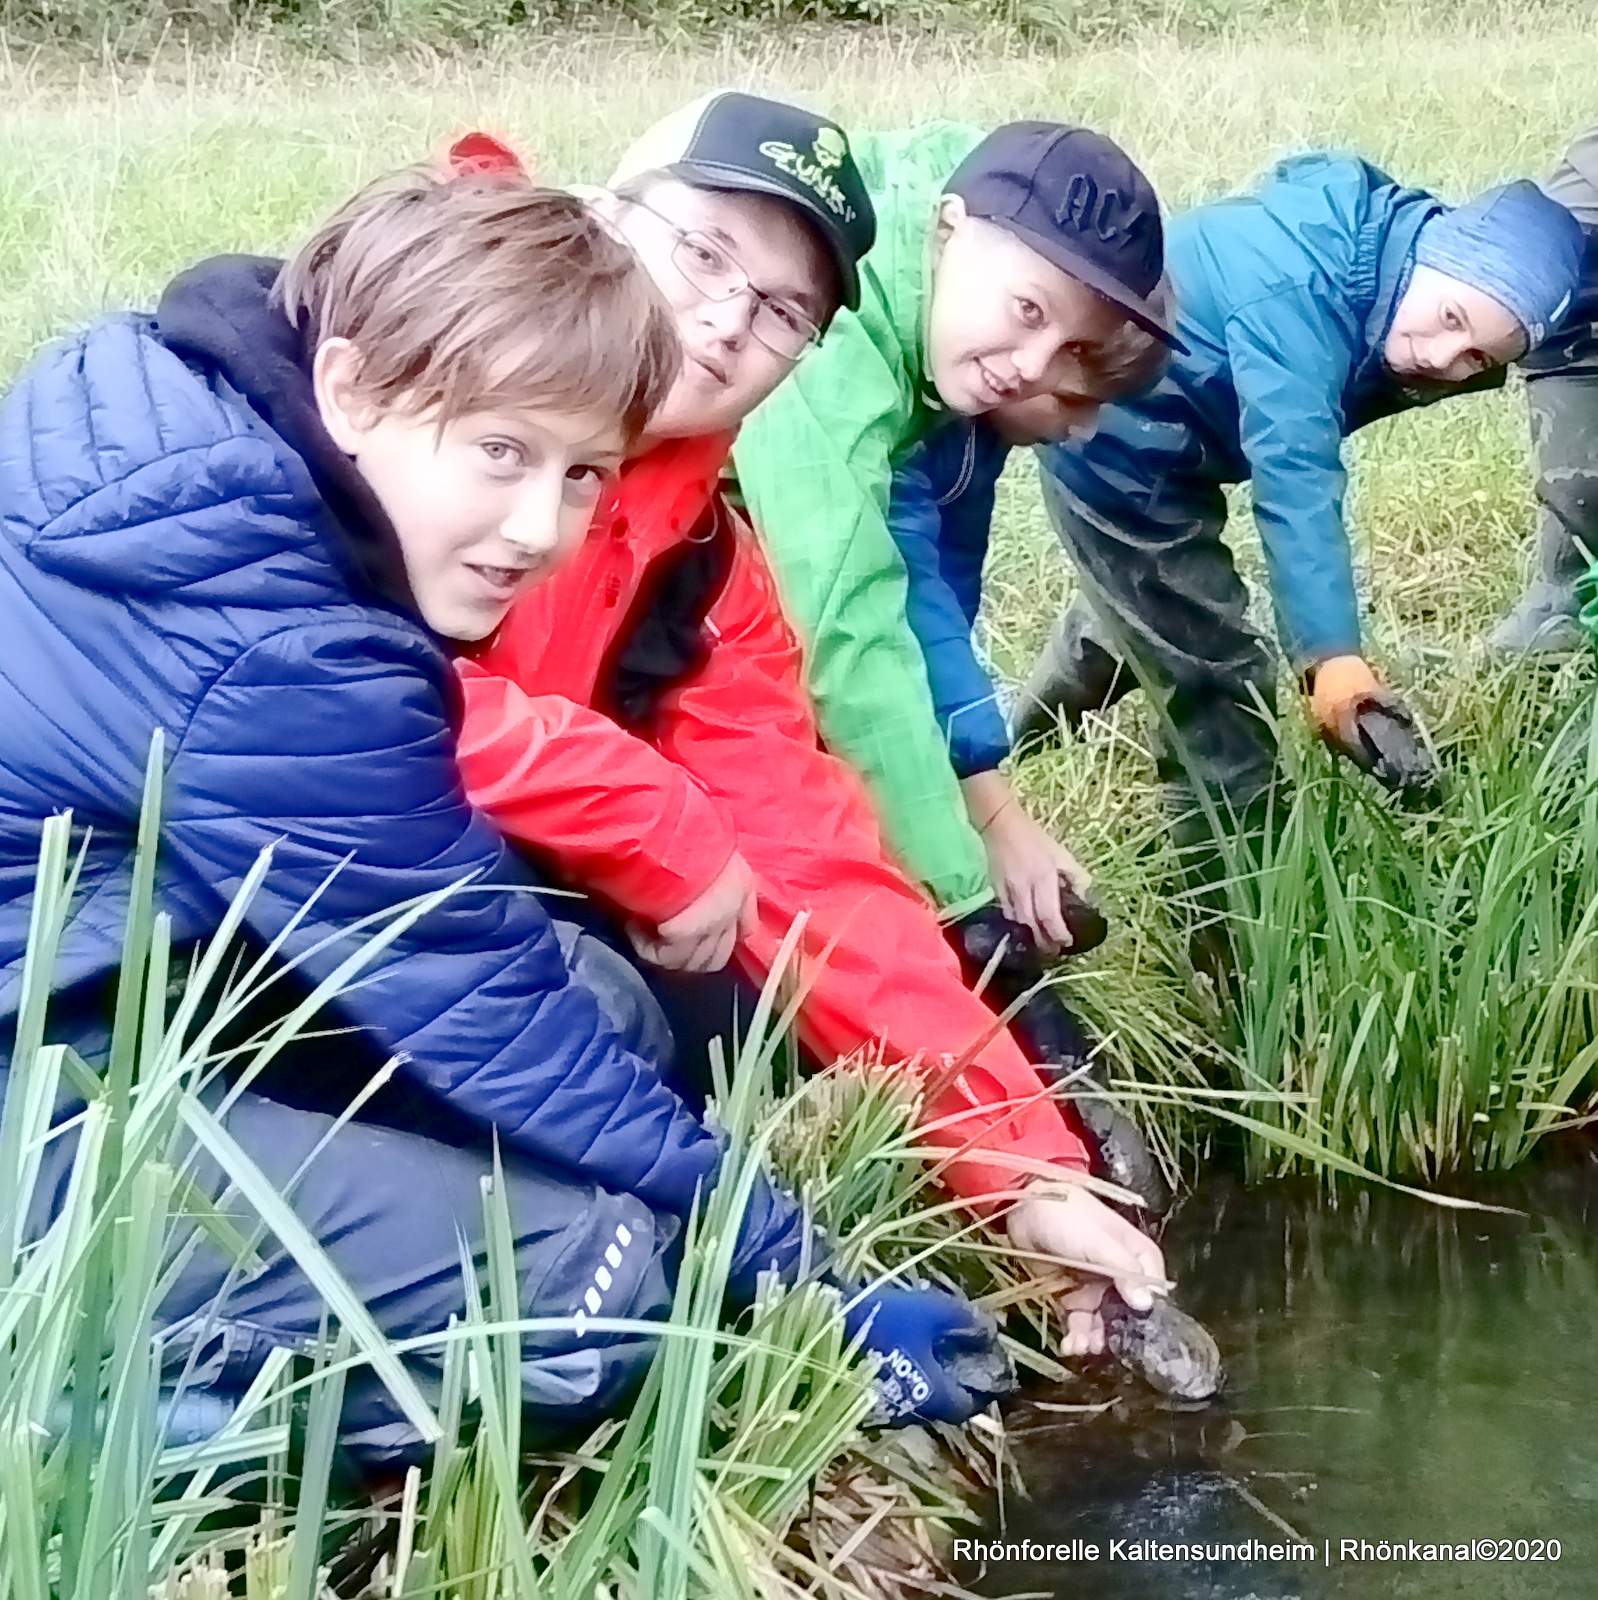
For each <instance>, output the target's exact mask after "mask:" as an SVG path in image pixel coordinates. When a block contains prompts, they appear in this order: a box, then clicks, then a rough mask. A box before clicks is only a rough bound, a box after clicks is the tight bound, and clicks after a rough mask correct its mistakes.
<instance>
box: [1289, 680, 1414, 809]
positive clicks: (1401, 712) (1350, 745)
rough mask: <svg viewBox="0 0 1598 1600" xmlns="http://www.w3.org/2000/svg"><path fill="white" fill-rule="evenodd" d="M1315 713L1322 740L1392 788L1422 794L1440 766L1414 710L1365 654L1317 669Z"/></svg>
mask: <svg viewBox="0 0 1598 1600" xmlns="http://www.w3.org/2000/svg"><path fill="white" fill-rule="evenodd" d="M1309 697H1310V714H1311V715H1312V716H1313V717H1314V719H1315V726H1316V728H1317V729H1318V730H1319V732H1320V736H1321V738H1322V739H1324V740H1325V741H1326V743H1327V744H1329V745H1330V746H1331V747H1332V749H1334V750H1335V751H1336V752H1337V753H1338V754H1339V755H1340V756H1345V757H1346V758H1347V759H1348V760H1350V761H1352V762H1353V763H1354V765H1355V766H1357V767H1359V768H1360V769H1361V770H1362V771H1365V772H1368V773H1370V774H1371V775H1372V776H1373V777H1374V778H1375V779H1376V781H1377V782H1378V783H1380V784H1382V785H1383V786H1384V787H1385V788H1388V789H1397V790H1403V791H1405V792H1409V793H1413V794H1420V793H1421V792H1423V791H1428V790H1431V789H1433V788H1434V786H1435V785H1436V783H1437V781H1438V771H1437V763H1436V762H1435V761H1434V760H1433V759H1432V754H1431V751H1430V750H1429V749H1428V748H1427V746H1426V744H1425V741H1424V740H1423V739H1422V738H1421V736H1420V732H1419V730H1418V729H1417V728H1416V726H1415V718H1414V717H1413V716H1412V715H1411V713H1410V711H1409V708H1408V707H1407V706H1406V705H1405V704H1404V702H1403V701H1402V700H1400V699H1399V698H1398V696H1397V695H1396V694H1394V693H1393V692H1392V690H1390V689H1387V688H1384V687H1383V685H1382V683H1381V680H1380V679H1378V678H1377V676H1376V674H1375V673H1374V672H1372V671H1371V669H1370V665H1369V663H1368V662H1366V661H1365V659H1364V658H1363V657H1362V656H1332V657H1330V658H1329V659H1328V660H1326V661H1322V662H1321V663H1320V664H1319V665H1318V666H1316V667H1314V668H1312V669H1311V676H1310V692H1309Z"/></svg>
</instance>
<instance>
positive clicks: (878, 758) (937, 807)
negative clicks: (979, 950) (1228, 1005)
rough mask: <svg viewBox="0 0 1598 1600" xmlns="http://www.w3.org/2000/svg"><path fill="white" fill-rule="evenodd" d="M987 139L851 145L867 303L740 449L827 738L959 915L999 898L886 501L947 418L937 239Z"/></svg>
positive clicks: (753, 507)
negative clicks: (870, 211) (872, 241)
mask: <svg viewBox="0 0 1598 1600" xmlns="http://www.w3.org/2000/svg"><path fill="white" fill-rule="evenodd" d="M983 137H984V132H983V130H981V129H978V128H972V127H965V126H961V125H958V124H954V123H947V122H944V123H934V124H931V125H929V126H926V127H921V128H917V129H915V130H913V131H912V132H909V133H896V134H880V135H874V136H867V137H865V138H861V139H856V140H854V141H853V145H854V153H855V159H856V160H857V161H858V162H859V163H860V168H861V171H862V172H863V173H864V174H865V180H866V186H867V188H868V189H869V191H870V194H871V199H872V202H873V204H874V205H875V206H876V208H877V242H876V245H875V246H874V247H873V249H872V251H871V253H870V254H869V255H868V256H867V257H866V259H865V261H864V263H863V265H862V268H861V274H860V309H859V311H857V312H851V311H840V312H839V313H838V316H837V317H836V319H835V320H834V321H833V323H832V325H831V327H830V328H828V330H827V336H826V339H825V340H824V341H823V343H822V344H821V347H820V348H819V349H817V350H815V351H813V352H812V353H811V354H810V355H809V356H808V357H807V358H806V359H805V360H803V361H802V362H800V363H799V365H798V366H797V367H796V368H795V369H794V371H793V374H792V375H791V376H790V377H789V378H787V379H786V380H785V381H784V382H783V384H782V385H781V387H780V388H778V389H777V391H776V393H775V394H773V395H772V396H771V398H770V399H769V400H767V401H766V403H765V404H764V405H762V406H761V407H760V408H759V410H757V411H756V412H755V413H754V415H753V416H752V417H750V419H749V420H748V421H747V422H746V423H745V424H744V425H743V429H742V431H741V432H740V434H739V436H738V442H737V445H736V447H735V449H734V455H733V461H734V466H735V469H736V471H737V474H738V483H739V488H740V491H741V493H742V495H743V498H744V501H745V503H746V504H747V506H748V508H749V513H750V517H751V519H752V521H753V523H754V525H755V528H756V529H757V530H758V532H759V534H760V536H761V538H762V540H763V541H764V543H765V546H766V550H767V552H768V555H769V557H770V561H771V565H772V568H773V570H774V571H775V572H776V575H777V583H778V586H779V588H780V589H781V592H782V599H783V603H784V605H785V606H786V608H787V611H788V615H789V618H790V620H791V621H792V622H793V624H794V626H795V627H796V628H797V629H798V631H799V634H800V636H801V638H802V639H803V640H804V642H805V646H806V650H805V657H806V677H807V682H808V687H809V690H810V694H811V696H812V698H813V699H814V701H815V705H816V713H817V717H818V720H819V722H820V725H821V732H822V736H823V738H824V739H825V740H826V743H827V746H828V748H829V749H830V750H831V751H832V752H833V753H834V754H835V755H839V756H842V757H843V758H844V759H845V760H847V761H849V762H850V763H852V764H853V766H854V767H855V768H856V769H857V770H858V771H859V772H860V773H861V774H862V775H863V776H864V778H865V780H866V783H867V785H868V786H869V788H870V790H871V794H872V797H873V799H874V800H875V802H876V806H877V813H878V816H879V817H880V818H881V821H882V827H883V832H884V834H885V836H886V838H887V841H888V844H889V845H890V847H891V848H892V849H893V851H894V852H895V854H896V855H897V856H898V858H899V860H900V861H901V862H902V863H903V865H904V867H905V869H906V870H907V871H908V872H909V873H910V875H911V876H912V877H913V878H915V879H917V880H918V881H920V882H921V883H922V884H924V885H925V886H926V888H927V889H928V891H929V892H930V893H931V895H932V897H933V899H934V900H936V901H937V903H938V904H939V905H940V906H942V907H945V908H947V909H948V910H949V911H950V912H951V913H952V914H954V915H957V916H958V915H963V914H964V913H965V912H967V911H972V910H975V909H976V908H977V907H978V906H980V905H984V904H986V903H987V902H988V901H990V900H992V899H993V887H992V884H991V883H990V881H989V878H988V862H987V854H986V852H985V851H984V849H983V846H982V840H981V838H980V836H979V835H978V834H977V831H976V829H975V828H973V827H972V825H971V822H970V820H969V818H968V817H967V815H966V809H965V801H964V798H963V797H962V795H961V792H960V786H959V781H958V780H957V779H956V777H955V773H954V768H953V766H952V765H951V764H950V760H949V748H948V743H947V740H946V739H945V737H944V735H943V733H942V731H941V730H940V728H939V726H938V719H937V714H936V711H935V710H934V707H933V701H932V692H931V690H930V689H929V687H928V685H927V669H926V661H925V658H924V656H923V654H922V650H921V646H920V645H919V644H918V643H917V642H916V637H915V634H914V633H913V632H912V631H911V628H910V624H909V622H908V620H907V619H906V616H905V593H906V583H907V580H906V573H905V566H904V560H903V558H902V557H901V556H900V554H899V550H898V547H897V545H896V544H895V543H894V539H893V535H892V534H891V533H890V532H889V529H888V492H889V489H890V487H891V485H892V482H893V467H894V462H895V461H896V459H897V458H898V457H899V456H900V455H901V454H902V453H903V452H904V451H906V450H907V449H909V448H910V447H911V446H912V445H914V444H915V443H916V442H917V441H918V440H919V439H920V438H921V436H922V435H923V434H924V433H925V432H926V431H927V429H928V427H929V426H930V425H931V424H932V423H933V422H934V421H935V420H936V419H937V418H938V416H939V407H938V401H937V396H936V394H935V392H934V391H933V389H932V385H931V380H930V379H929V378H928V376H927V370H926V350H925V338H926V320H927V301H928V296H929V289H930V276H931V274H930V270H929V269H930V262H931V240H932V229H933V223H934V221H935V218H936V214H937V207H938V201H939V199H940V197H941V196H942V194H943V186H944V184H945V183H946V182H947V181H948V179H949V178H950V176H951V175H952V174H953V172H954V170H955V168H956V167H957V166H959V164H960V162H961V161H962V160H963V159H964V158H965V157H966V155H968V154H969V153H970V151H971V150H972V149H973V148H974V147H975V146H976V145H977V144H978V143H979V142H980V141H981V139H982V138H983Z"/></svg>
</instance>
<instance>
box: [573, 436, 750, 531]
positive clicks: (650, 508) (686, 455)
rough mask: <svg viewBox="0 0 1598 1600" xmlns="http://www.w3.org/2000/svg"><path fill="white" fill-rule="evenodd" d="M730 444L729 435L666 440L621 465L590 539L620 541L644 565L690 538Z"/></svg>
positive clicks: (720, 471)
mask: <svg viewBox="0 0 1598 1600" xmlns="http://www.w3.org/2000/svg"><path fill="white" fill-rule="evenodd" d="M732 443H733V435H732V434H731V433H710V434H704V435H702V436H700V437H699V438H695V439H668V440H666V441H665V443H663V444H658V445H656V446H655V447H654V449H652V450H649V451H646V452H645V453H644V454H643V455H641V456H637V457H635V458H634V459H633V460H631V461H629V462H627V464H626V465H625V466H624V467H623V468H622V470H621V477H620V479H619V481H618V482H617V484H616V487H615V489H614V491H613V492H612V494H611V497H610V499H609V500H608V501H607V502H606V504H605V506H604V508H603V510H602V511H601V513H600V515H599V516H597V517H595V519H594V531H593V535H592V537H605V536H607V535H615V536H618V537H625V538H626V539H627V540H628V541H629V542H630V543H631V544H632V545H633V547H634V548H635V549H636V550H637V552H638V553H639V555H640V556H641V557H642V558H643V559H644V560H646V561H647V560H649V559H650V558H651V557H652V556H654V555H656V554H658V553H659V552H660V551H661V550H664V549H668V548H670V547H671V546H672V545H675V544H678V543H680V542H682V541H683V540H686V539H691V538H692V537H694V530H695V528H696V526H697V524H698V523H699V521H700V519H701V518H702V517H703V515H704V512H705V508H706V506H708V505H709V504H710V502H711V499H712V497H713V496H714V495H715V492H716V486H717V484H718V482H719V481H720V478H721V473H722V469H723V468H724V467H725V466H726V464H727V458H728V457H729V456H730V455H731V453H732Z"/></svg>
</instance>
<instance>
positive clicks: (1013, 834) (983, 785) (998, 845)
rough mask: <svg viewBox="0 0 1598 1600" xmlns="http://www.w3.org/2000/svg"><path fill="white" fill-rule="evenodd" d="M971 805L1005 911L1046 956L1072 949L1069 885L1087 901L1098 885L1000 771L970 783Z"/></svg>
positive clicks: (966, 786)
mask: <svg viewBox="0 0 1598 1600" xmlns="http://www.w3.org/2000/svg"><path fill="white" fill-rule="evenodd" d="M962 788H964V790H965V796H966V806H967V809H968V810H969V811H970V814H971V820H972V822H973V823H975V824H976V827H977V831H978V832H979V833H980V834H981V835H982V843H983V845H984V846H985V847H986V849H987V853H988V876H989V877H990V878H991V879H992V881H993V891H994V893H995V895H997V896H998V901H999V905H1000V908H1001V909H1002V910H1003V912H1004V914H1005V915H1006V916H1007V917H1009V918H1010V919H1011V920H1012V921H1015V922H1019V923H1021V924H1022V925H1023V926H1024V927H1026V928H1027V929H1028V930H1029V931H1030V932H1031V934H1032V937H1033V939H1034V940H1036V941H1037V945H1038V948H1039V949H1040V950H1041V951H1043V952H1044V954H1046V955H1058V954H1059V953H1060V952H1061V951H1062V950H1069V949H1070V948H1071V929H1070V926H1069V925H1068V924H1067V922H1066V918H1065V908H1064V906H1063V905H1061V903H1060V885H1061V883H1062V882H1064V883H1067V884H1069V885H1070V886H1071V888H1072V889H1074V890H1075V891H1076V893H1077V895H1078V896H1079V897H1080V898H1082V899H1086V898H1087V892H1088V889H1089V888H1090V887H1091V885H1092V882H1093V880H1092V879H1091V878H1090V877H1089V876H1088V874H1087V873H1086V872H1085V871H1084V870H1083V868H1082V865H1081V863H1080V862H1079V861H1078V860H1077V859H1076V857H1075V856H1073V855H1072V854H1071V852H1070V851H1069V850H1067V849H1066V848H1065V846H1064V845H1062V844H1060V843H1059V842H1058V841H1057V840H1056V839H1054V838H1053V837H1052V836H1051V835H1050V834H1049V833H1048V832H1047V831H1046V830H1045V829H1043V828H1041V827H1040V826H1039V825H1038V824H1037V823H1036V822H1034V821H1033V820H1032V818H1031V817H1029V816H1028V815H1027V813H1026V809H1025V807H1023V806H1022V804H1021V802H1020V801H1019V800H1018V799H1017V798H1016V796H1015V794H1014V792H1013V791H1012V790H1011V788H1010V785H1009V783H1008V782H1007V781H1006V780H1005V779H1004V778H1002V777H1001V776H1000V775H999V774H998V773H997V772H984V773H979V774H977V775H976V776H974V777H970V778H967V779H965V781H964V783H963V784H962Z"/></svg>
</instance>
